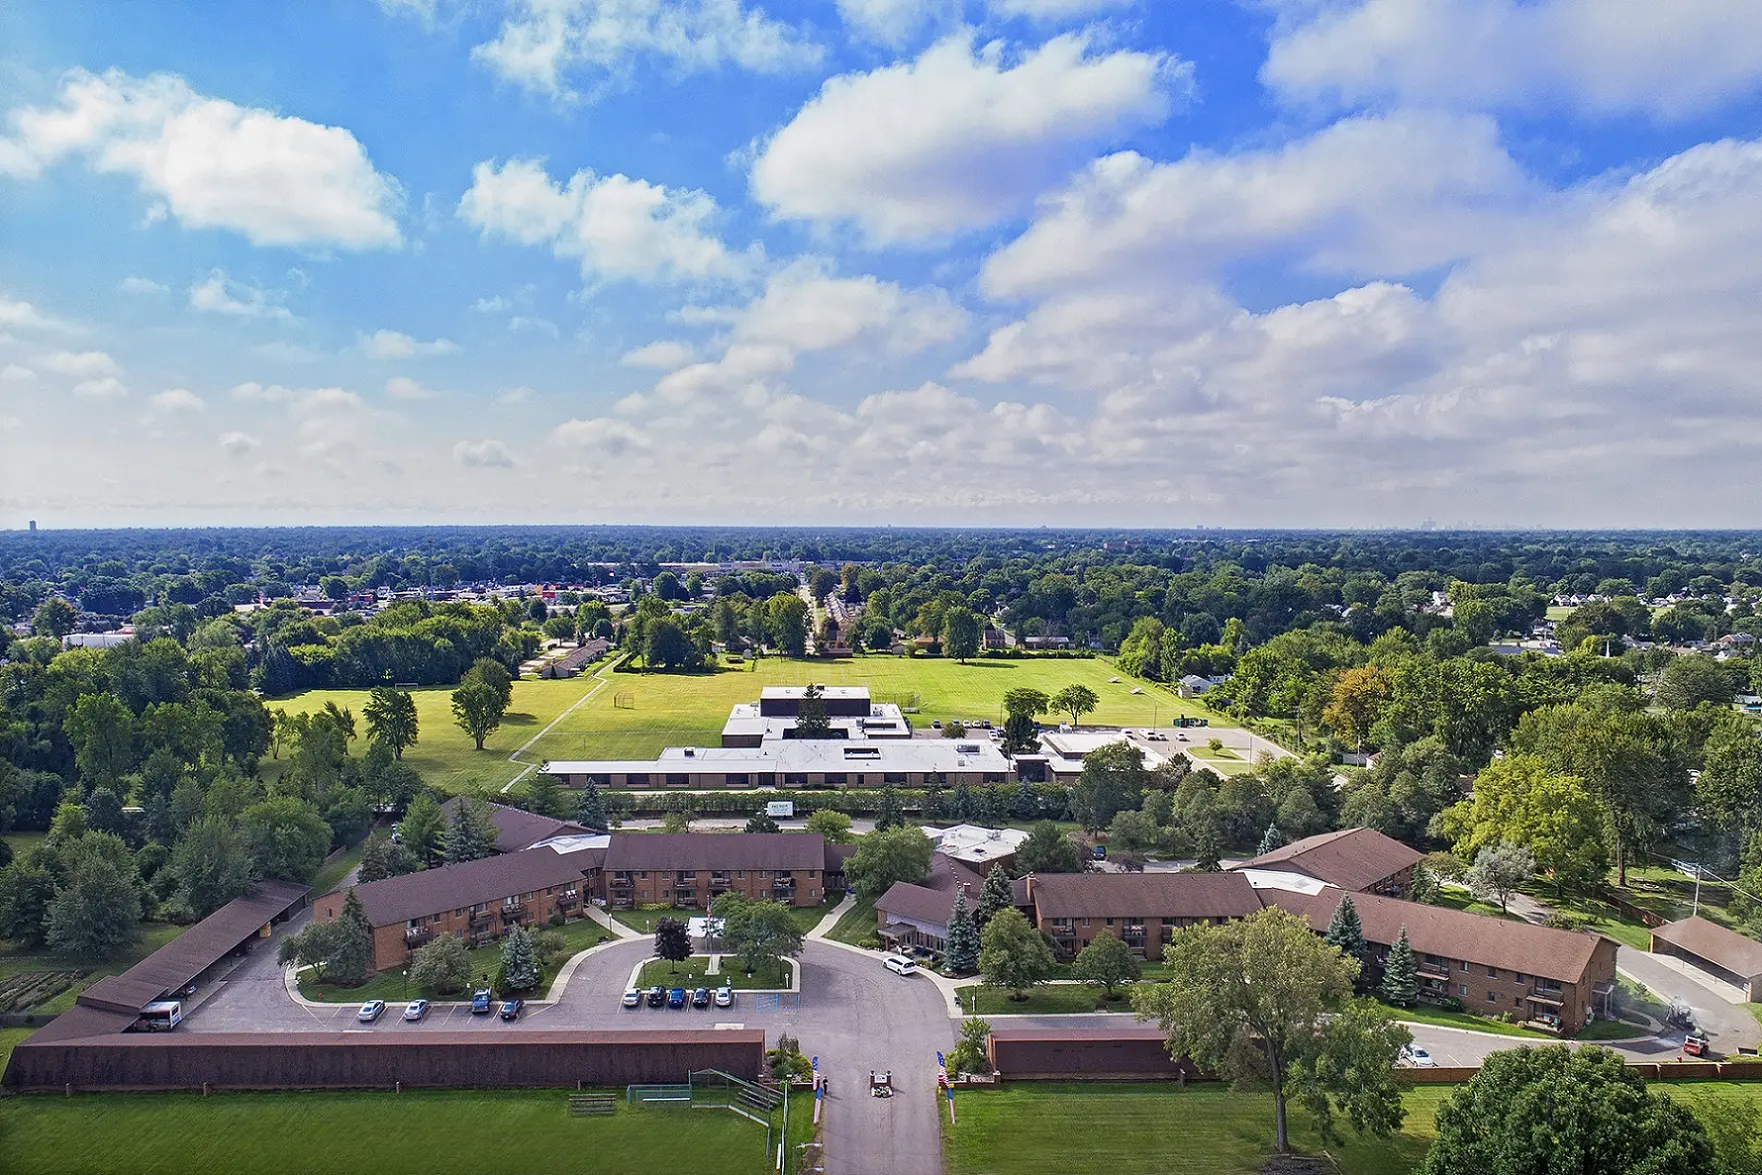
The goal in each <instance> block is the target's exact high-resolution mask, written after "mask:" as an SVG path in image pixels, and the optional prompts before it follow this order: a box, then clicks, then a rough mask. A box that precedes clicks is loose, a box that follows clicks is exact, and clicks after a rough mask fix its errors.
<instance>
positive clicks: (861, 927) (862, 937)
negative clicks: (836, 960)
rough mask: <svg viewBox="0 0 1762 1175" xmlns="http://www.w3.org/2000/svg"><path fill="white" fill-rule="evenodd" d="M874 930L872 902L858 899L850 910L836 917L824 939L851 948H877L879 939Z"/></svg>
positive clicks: (871, 900)
mask: <svg viewBox="0 0 1762 1175" xmlns="http://www.w3.org/2000/svg"><path fill="white" fill-rule="evenodd" d="M875 928H876V923H875V902H874V900H873V899H871V898H858V899H857V900H856V901H855V903H853V904H852V906H851V908H850V909H848V910H846V911H845V912H844V913H842V914H840V915H839V916H838V921H837V922H835V923H833V925H832V929H831V930H829V931H827V932H826V937H827V938H830V939H834V940H836V941H838V942H842V943H845V944H847V945H849V946H853V947H867V946H879V945H880V943H881V939H880V936H879V935H877V934H876V933H875Z"/></svg>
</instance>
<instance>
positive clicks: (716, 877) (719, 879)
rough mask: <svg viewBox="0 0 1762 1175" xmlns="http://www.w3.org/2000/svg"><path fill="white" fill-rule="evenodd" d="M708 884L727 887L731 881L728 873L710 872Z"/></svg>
mask: <svg viewBox="0 0 1762 1175" xmlns="http://www.w3.org/2000/svg"><path fill="white" fill-rule="evenodd" d="M710 884H711V885H713V886H721V887H722V888H723V889H727V888H728V887H729V886H730V885H731V884H733V883H732V882H731V881H730V880H729V878H728V874H726V873H712V874H710Z"/></svg>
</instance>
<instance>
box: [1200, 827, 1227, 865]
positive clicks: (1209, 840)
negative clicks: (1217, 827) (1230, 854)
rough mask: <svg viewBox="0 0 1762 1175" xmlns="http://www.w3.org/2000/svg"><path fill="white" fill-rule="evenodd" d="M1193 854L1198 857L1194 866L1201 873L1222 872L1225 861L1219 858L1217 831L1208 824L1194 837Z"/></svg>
mask: <svg viewBox="0 0 1762 1175" xmlns="http://www.w3.org/2000/svg"><path fill="white" fill-rule="evenodd" d="M1193 855H1194V856H1195V857H1197V858H1198V860H1197V861H1196V862H1195V864H1194V866H1193V868H1194V869H1196V870H1197V871H1198V872H1200V873H1221V872H1222V871H1223V868H1224V865H1223V862H1222V861H1220V860H1219V859H1218V847H1217V833H1215V832H1213V831H1212V830H1211V825H1209V824H1207V825H1205V826H1203V827H1201V828H1200V830H1199V835H1198V836H1196V837H1194V838H1193Z"/></svg>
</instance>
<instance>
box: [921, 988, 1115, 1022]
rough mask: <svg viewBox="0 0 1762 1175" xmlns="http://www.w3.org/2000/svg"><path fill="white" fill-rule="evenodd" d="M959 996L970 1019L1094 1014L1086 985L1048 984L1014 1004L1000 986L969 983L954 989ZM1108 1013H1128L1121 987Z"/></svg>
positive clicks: (1092, 991)
mask: <svg viewBox="0 0 1762 1175" xmlns="http://www.w3.org/2000/svg"><path fill="white" fill-rule="evenodd" d="M955 994H956V995H958V996H959V997H960V1002H961V1010H962V1011H964V1012H966V1013H967V1014H968V1015H969V1016H972V1015H978V1016H1010V1015H1014V1016H1033V1015H1044V1016H1057V1015H1063V1014H1065V1013H1068V1012H1093V1011H1095V1010H1096V1007H1095V1002H1096V998H1097V994H1098V993H1097V992H1096V990H1095V989H1094V988H1092V987H1090V986H1089V985H1088V984H1087V983H1047V984H1043V985H1041V986H1040V987H1036V988H1033V989H1031V990H1030V991H1029V992H1028V998H1027V999H1025V1000H1022V1001H1021V1002H1019V1003H1018V1002H1017V1001H1015V1000H1012V999H1010V998H1009V992H1007V991H1005V990H1004V989H1002V988H999V987H986V986H985V985H983V984H979V983H970V984H968V985H966V986H965V987H960V988H956V989H955ZM975 995H976V996H977V997H978V1010H977V1011H976V1012H975V1011H974V1005H973V1000H974V996H975ZM1105 1010H1106V1011H1109V1012H1130V1011H1131V1010H1132V1001H1131V1000H1129V999H1127V998H1126V994H1125V989H1124V988H1121V989H1120V991H1119V992H1118V993H1117V998H1116V999H1114V1000H1113V1002H1112V1003H1110V1004H1108V1006H1107V1008H1106V1009H1105Z"/></svg>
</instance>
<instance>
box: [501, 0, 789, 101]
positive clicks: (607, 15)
mask: <svg viewBox="0 0 1762 1175" xmlns="http://www.w3.org/2000/svg"><path fill="white" fill-rule="evenodd" d="M505 3H506V8H507V15H506V17H505V19H504V20H503V22H502V26H501V29H500V31H499V32H498V34H497V35H496V38H495V39H494V40H492V41H489V42H486V43H484V44H482V45H479V46H477V48H476V49H475V50H473V53H472V55H473V56H474V57H475V58H477V60H479V61H481V62H483V63H484V64H485V65H487V66H489V68H490V69H492V70H494V71H495V72H496V73H497V74H499V75H500V76H501V77H503V78H505V79H507V80H508V81H510V82H513V83H514V84H516V85H518V86H521V87H523V88H525V89H527V90H530V91H532V92H534V93H538V94H544V95H548V96H550V97H553V98H558V99H565V100H567V99H573V98H576V97H578V96H579V95H578V94H577V92H576V91H575V90H574V89H573V88H572V85H571V81H570V79H571V78H572V77H575V76H576V75H587V76H588V77H589V78H591V79H592V81H593V83H594V85H595V86H596V87H603V86H605V85H607V84H608V83H609V82H610V81H612V80H614V79H616V78H618V77H619V76H621V75H624V74H626V73H627V72H628V71H629V69H630V67H631V64H632V62H634V61H636V60H639V59H642V58H656V59H659V60H660V61H661V62H662V63H664V64H665V65H666V66H668V67H669V68H671V69H673V70H675V71H677V72H681V73H691V72H696V71H700V70H709V69H716V68H719V67H722V66H733V67H736V68H739V69H745V70H748V71H751V72H754V73H782V72H785V71H788V70H793V69H798V68H802V67H805V66H811V65H814V64H815V63H817V62H818V61H819V60H820V56H821V50H820V48H819V47H818V46H817V45H815V44H814V43H813V42H812V41H811V40H810V39H809V38H808V35H807V34H806V32H805V31H803V30H800V29H796V28H792V27H791V26H789V25H786V24H782V23H780V22H778V21H775V20H772V19H770V18H769V17H767V16H766V15H765V14H764V11H763V10H762V9H759V8H754V7H748V6H746V5H743V4H742V3H741V2H740V0H505Z"/></svg>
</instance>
